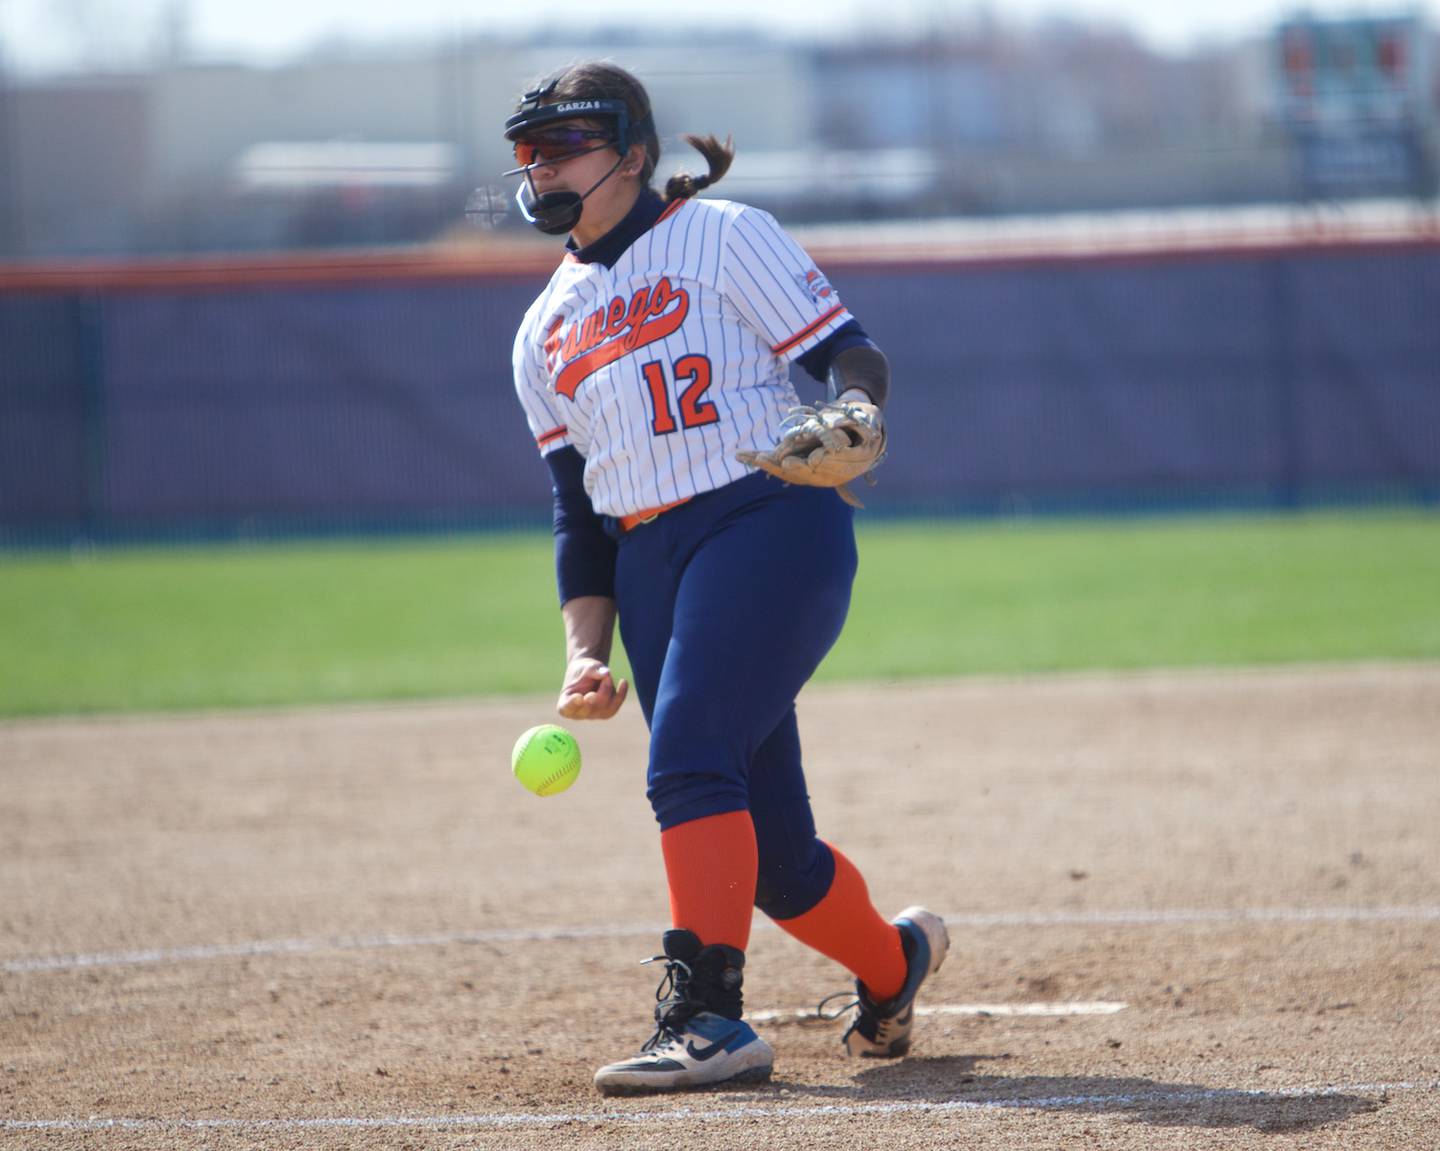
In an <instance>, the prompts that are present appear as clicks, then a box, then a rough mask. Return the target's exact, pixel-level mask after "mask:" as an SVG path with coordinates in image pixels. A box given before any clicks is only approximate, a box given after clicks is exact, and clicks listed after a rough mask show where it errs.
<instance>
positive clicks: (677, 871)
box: [660, 811, 759, 951]
mask: <svg viewBox="0 0 1440 1151" xmlns="http://www.w3.org/2000/svg"><path fill="white" fill-rule="evenodd" d="M660 849H661V851H662V852H663V853H664V855H665V876H666V878H667V879H668V880H669V883H670V923H671V925H672V926H674V927H683V928H686V929H687V930H689V931H693V932H694V933H695V934H696V935H698V936H699V937H700V942H701V943H703V944H706V945H709V944H712V943H723V944H725V945H726V946H727V947H738V948H739V949H740V950H741V951H744V950H745V945H746V944H747V943H749V942H750V916H751V914H752V912H751V908H752V906H753V905H754V903H755V874H756V870H757V869H758V867H759V853H758V852H757V851H756V848H755V824H754V822H753V821H752V820H751V819H750V813H749V812H748V811H727V812H726V813H724V814H723V815H707V816H705V817H704V818H703V819H692V820H691V821H690V822H689V823H680V824H676V825H675V826H674V827H672V828H669V829H668V830H666V831H662V832H661V833H660Z"/></svg>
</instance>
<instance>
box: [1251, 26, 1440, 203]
mask: <svg viewBox="0 0 1440 1151" xmlns="http://www.w3.org/2000/svg"><path fill="white" fill-rule="evenodd" d="M1272 60H1273V65H1274V68H1273V71H1274V75H1275V77H1276V81H1277V87H1278V90H1279V106H1280V110H1281V116H1282V119H1283V121H1284V123H1285V125H1286V127H1287V128H1288V129H1289V131H1290V134H1291V136H1292V137H1293V139H1294V140H1295V143H1296V145H1297V149H1298V153H1299V157H1300V163H1301V176H1302V180H1303V182H1304V184H1305V186H1306V190H1307V192H1309V193H1311V194H1316V195H1325V194H1334V193H1343V192H1354V193H1370V194H1374V193H1397V192H1398V193H1412V194H1421V193H1423V192H1425V191H1426V189H1427V185H1428V184H1429V183H1430V179H1429V173H1428V168H1429V165H1428V162H1427V155H1426V147H1425V137H1426V130H1427V128H1428V126H1429V124H1430V122H1431V119H1432V117H1433V113H1434V81H1433V72H1432V63H1431V58H1430V42H1429V38H1428V35H1427V31H1426V26H1425V23H1424V21H1423V20H1422V19H1421V18H1420V17H1419V16H1418V15H1408V16H1394V17H1363V16H1362V17H1354V18H1348V19H1319V18H1315V17H1310V16H1300V17H1296V18H1295V19H1292V20H1287V21H1286V22H1285V23H1283V24H1281V25H1280V27H1279V28H1278V29H1277V30H1276V33H1275V37H1274V51H1273V56H1272Z"/></svg>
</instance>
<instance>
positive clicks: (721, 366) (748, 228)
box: [514, 200, 850, 516]
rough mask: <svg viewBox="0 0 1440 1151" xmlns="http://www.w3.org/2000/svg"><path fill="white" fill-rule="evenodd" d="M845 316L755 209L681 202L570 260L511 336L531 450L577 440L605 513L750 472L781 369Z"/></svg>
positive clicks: (764, 442) (778, 403) (779, 388)
mask: <svg viewBox="0 0 1440 1151" xmlns="http://www.w3.org/2000/svg"><path fill="white" fill-rule="evenodd" d="M849 319H850V313H849V312H848V311H847V310H846V308H845V306H844V305H843V304H841V303H840V299H839V296H837V295H836V294H835V291H834V290H833V289H832V288H831V287H830V285H829V283H828V282H827V281H826V279H825V277H824V276H823V275H822V274H821V273H820V271H819V269H818V268H816V267H815V264H814V262H813V261H812V260H811V259H810V257H809V256H808V255H806V253H805V252H804V250H803V249H802V248H801V247H800V246H799V245H798V244H796V243H795V241H794V240H792V239H791V238H790V237H789V236H787V235H786V234H785V232H784V231H783V230H782V229H781V228H780V225H779V224H777V223H776V222H775V219H774V218H773V217H772V216H770V215H769V214H768V213H766V212H762V211H759V210H758V209H755V208H749V207H746V206H745V205H743V204H737V203H733V202H731V201H728V200H682V201H678V202H677V203H675V204H672V205H670V206H669V207H668V208H667V209H666V211H665V213H664V214H663V215H662V216H661V217H660V219H659V220H658V221H657V222H656V224H655V225H654V227H652V228H651V229H650V230H649V231H648V232H646V233H644V234H643V235H641V236H640V237H639V238H638V239H637V240H636V241H635V242H634V243H633V244H631V245H630V247H629V248H628V249H626V251H625V252H624V253H623V254H622V255H621V256H620V258H619V259H618V260H617V261H616V262H615V266H614V267H613V268H607V267H606V266H605V265H604V264H603V263H600V262H596V263H588V264H587V263H582V262H580V261H579V260H576V259H575V258H574V257H572V256H567V257H566V259H565V262H564V263H562V264H561V265H560V267H559V268H558V269H557V270H556V272H555V274H554V276H552V277H551V279H550V283H549V285H548V286H547V287H546V289H545V290H544V291H543V292H542V293H541V294H540V296H539V297H538V298H537V299H536V301H535V302H534V304H532V305H531V306H530V310H529V311H528V312H527V313H526V314H525V319H524V321H523V322H522V323H521V325H520V331H519V333H518V334H517V336H516V338H515V354H514V366H515V390H516V392H517V393H518V394H519V396H520V402H521V404H522V405H524V408H525V414H526V417H527V418H528V420H529V422H530V430H531V433H532V434H533V435H534V436H535V441H536V443H537V444H538V445H539V447H540V451H541V453H542V454H548V453H549V452H552V451H555V450H557V449H559V448H562V447H565V446H567V445H573V446H574V447H575V448H576V449H577V450H578V451H579V452H580V454H581V455H582V456H583V457H584V458H585V490H586V492H587V493H588V494H589V496H590V501H591V503H592V504H593V505H594V507H595V510H596V511H597V512H599V513H601V514H602V515H612V516H625V515H633V514H635V513H637V512H643V511H648V510H650V509H652V508H657V507H661V506H663V505H665V504H670V503H674V502H676V501H677V500H681V499H685V498H687V497H689V496H694V495H699V494H700V493H701V492H706V491H710V490H712V489H714V488H718V487H723V486H724V485H725V484H727V483H730V482H731V481H732V480H738V479H741V478H743V477H744V476H745V475H747V474H748V471H749V469H747V468H746V467H745V465H744V464H742V463H740V462H739V461H738V460H736V459H735V453H736V452H737V451H741V450H746V449H759V450H764V449H767V448H769V447H771V446H772V445H773V444H774V442H775V435H776V430H777V428H778V426H779V423H780V421H781V419H782V418H784V416H785V413H786V412H787V411H788V410H789V409H790V408H791V407H793V406H794V405H795V404H796V403H797V402H798V400H797V398H796V395H795V391H794V388H793V387H792V386H791V384H790V378H789V367H788V365H789V363H790V361H791V360H794V359H795V358H796V357H798V356H801V355H803V354H804V353H805V352H807V351H809V350H810V349H811V348H813V347H814V346H815V345H816V344H818V343H819V342H820V341H821V340H823V339H825V337H826V336H828V335H830V334H831V333H832V332H833V331H835V329H836V328H838V327H839V326H840V325H841V324H844V323H845V322H846V321H848V320H849Z"/></svg>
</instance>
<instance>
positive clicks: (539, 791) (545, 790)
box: [535, 767, 576, 795]
mask: <svg viewBox="0 0 1440 1151" xmlns="http://www.w3.org/2000/svg"><path fill="white" fill-rule="evenodd" d="M575 774H576V773H575V769H574V768H573V767H562V768H561V769H560V770H559V771H557V772H556V773H555V774H554V775H551V776H549V777H548V778H547V779H546V780H545V782H544V783H542V784H541V785H540V786H539V787H537V788H536V789H535V794H536V795H549V794H550V785H551V784H553V783H556V782H558V781H559V780H562V779H565V778H566V777H567V776H574V775H575Z"/></svg>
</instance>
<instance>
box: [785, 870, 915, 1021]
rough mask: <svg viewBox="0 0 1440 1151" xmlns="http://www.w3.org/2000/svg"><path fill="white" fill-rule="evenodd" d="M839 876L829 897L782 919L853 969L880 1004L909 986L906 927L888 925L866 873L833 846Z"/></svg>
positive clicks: (803, 940)
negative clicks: (904, 943)
mask: <svg viewBox="0 0 1440 1151" xmlns="http://www.w3.org/2000/svg"><path fill="white" fill-rule="evenodd" d="M825 846H826V847H829V848H830V851H831V853H832V854H833V855H834V856H835V879H834V880H833V882H831V884H830V890H829V891H827V892H826V893H825V898H823V899H822V900H820V902H819V903H817V904H816V905H815V906H814V907H812V908H811V909H810V910H809V911H807V912H805V913H804V914H803V915H797V916H795V917H794V918H793V919H777V920H776V921H775V926H777V927H780V928H783V929H784V930H785V931H786V932H788V933H789V934H791V935H793V936H794V937H795V938H796V939H798V940H799V941H800V942H801V943H803V944H805V945H806V946H807V947H813V948H814V949H815V950H816V951H818V952H820V954H821V955H828V956H829V957H830V958H831V959H833V960H835V961H836V962H837V963H839V964H841V965H842V966H844V967H847V968H849V970H850V971H852V972H853V973H854V975H855V977H856V978H857V979H859V980H860V982H861V983H863V984H865V990H866V991H868V992H869V993H870V998H871V999H873V1000H874V1001H875V1002H876V1003H884V1002H885V1001H886V1000H887V999H892V998H894V997H895V996H896V995H898V994H899V992H900V988H902V987H903V986H905V975H906V971H907V964H906V962H905V950H904V948H903V947H901V945H900V929H899V928H898V927H896V926H895V925H894V924H893V923H887V922H886V921H885V919H884V918H883V917H882V916H881V915H880V913H879V912H878V911H876V910H875V905H874V904H872V903H871V902H870V889H869V888H868V887H866V886H865V877H864V876H863V875H861V874H860V872H859V871H858V870H856V867H855V865H854V864H853V863H851V862H850V861H849V860H848V859H846V858H845V857H844V856H843V855H841V854H840V852H839V851H837V850H836V849H835V848H834V847H833V846H831V845H830V844H828V843H827V844H826V845H825Z"/></svg>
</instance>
